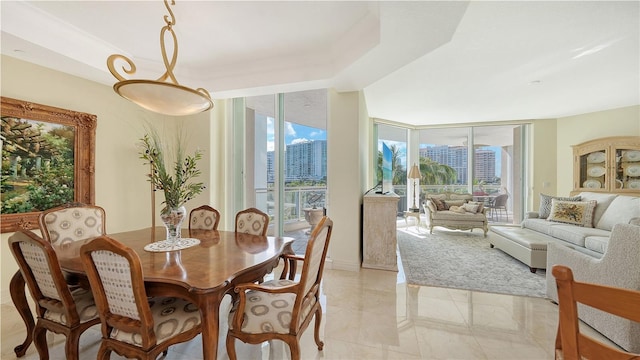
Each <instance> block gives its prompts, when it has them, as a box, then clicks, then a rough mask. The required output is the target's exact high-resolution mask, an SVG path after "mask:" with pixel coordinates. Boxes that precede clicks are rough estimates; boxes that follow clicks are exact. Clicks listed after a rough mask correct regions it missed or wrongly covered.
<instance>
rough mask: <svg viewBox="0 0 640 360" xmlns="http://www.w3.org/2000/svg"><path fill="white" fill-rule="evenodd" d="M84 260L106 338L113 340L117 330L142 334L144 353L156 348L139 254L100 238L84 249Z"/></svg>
mask: <svg viewBox="0 0 640 360" xmlns="http://www.w3.org/2000/svg"><path fill="white" fill-rule="evenodd" d="M80 257H81V259H82V265H83V266H84V268H85V271H86V272H87V277H88V278H89V283H90V284H91V290H92V291H93V297H94V299H95V302H96V307H97V308H98V312H99V313H100V320H101V322H102V336H103V337H104V338H110V337H111V332H112V331H113V329H117V330H119V331H123V332H126V333H137V334H140V339H139V343H140V344H141V347H142V348H143V349H149V348H150V347H152V346H154V345H155V344H156V335H155V332H154V331H153V328H154V324H153V317H152V315H151V308H150V306H149V303H148V301H147V294H146V291H145V287H144V279H143V275H142V266H141V265H140V257H139V256H138V254H136V252H135V251H133V250H132V249H131V248H129V247H127V246H125V245H124V244H122V243H120V242H118V241H116V240H114V239H111V238H109V237H107V236H100V237H98V238H95V239H93V240H91V241H89V242H87V243H86V244H84V245H82V247H81V248H80ZM136 340H138V339H136ZM136 342H138V341H136Z"/></svg>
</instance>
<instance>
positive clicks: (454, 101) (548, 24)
mask: <svg viewBox="0 0 640 360" xmlns="http://www.w3.org/2000/svg"><path fill="white" fill-rule="evenodd" d="M172 10H173V11H174V13H175V18H176V25H175V27H174V29H175V31H176V34H177V37H178V43H179V54H178V60H177V64H176V67H175V74H176V77H177V79H178V81H180V83H181V84H183V85H187V86H192V87H203V88H205V89H207V90H209V92H211V94H212V96H213V97H214V98H218V99H220V98H230V97H238V96H255V95H263V94H270V93H275V92H293V91H302V90H311V89H322V88H335V89H336V90H337V91H357V90H363V91H364V94H365V100H366V103H367V110H368V112H369V116H371V117H377V118H382V119H387V120H392V121H397V122H402V123H408V124H411V125H434V124H451V123H461V122H462V123H472V122H479V121H504V120H523V119H536V118H556V117H562V116H570V115H575V114H581V113H587V112H592V111H598V110H605V109H612V108H618V107H624V106H631V105H638V104H640V65H639V64H640V50H639V48H640V2H638V1H622V2H612V1H566V2H560V1H557V2H554V1H513V2H511V1H505V2H488V1H487V2H485V1H471V2H464V1H448V2H447V1H445V2H437V1H423V2H419V1H413V2H396V1H389V2H375V1H373V2H365V1H353V2H340V1H337V2H333V1H315V2H314V1H284V2H283V1H278V2H272V1H257V2H252V1H229V2H224V1H180V0H177V1H176V5H175V6H172ZM0 12H1V23H0V27H1V30H2V34H1V36H2V38H1V42H2V43H1V45H2V46H1V51H2V54H4V55H8V56H11V57H15V58H18V59H22V60H25V61H28V62H32V63H35V64H38V65H42V66H46V67H49V68H52V69H56V70H59V71H63V72H66V73H69V74H72V75H75V76H79V77H82V78H86V79H90V80H93V81H97V82H100V83H103V84H108V85H112V84H113V83H114V82H115V79H114V78H113V77H112V76H111V74H110V73H109V72H108V70H107V67H106V58H107V57H108V56H109V55H111V54H113V53H120V54H124V55H126V56H128V57H130V58H131V59H132V60H133V61H134V63H135V64H136V65H137V68H138V73H137V74H135V75H134V76H133V77H134V78H153V79H155V78H158V77H160V75H162V73H163V72H164V66H163V64H162V59H161V53H160V41H159V34H160V28H161V27H162V26H163V25H164V22H163V20H162V17H163V16H164V15H166V14H167V12H166V9H165V7H164V5H163V3H162V2H161V1H17V2H16V1H5V0H3V1H1V2H0ZM639 121H640V119H639Z"/></svg>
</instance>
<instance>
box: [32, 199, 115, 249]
mask: <svg viewBox="0 0 640 360" xmlns="http://www.w3.org/2000/svg"><path fill="white" fill-rule="evenodd" d="M105 217H106V214H105V212H104V209H103V208H101V207H100V206H95V205H87V204H82V203H69V204H65V205H62V206H59V207H55V208H52V209H49V210H45V211H43V212H42V213H41V214H40V217H39V219H38V222H39V224H40V231H41V232H42V237H43V238H44V239H45V240H47V241H49V242H51V243H61V244H64V243H67V242H73V241H77V240H84V239H88V238H92V237H96V236H101V235H104V234H105V233H106V230H105V220H106V219H105Z"/></svg>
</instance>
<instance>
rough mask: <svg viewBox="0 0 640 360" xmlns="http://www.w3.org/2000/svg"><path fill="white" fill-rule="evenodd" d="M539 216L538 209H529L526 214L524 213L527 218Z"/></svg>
mask: <svg viewBox="0 0 640 360" xmlns="http://www.w3.org/2000/svg"><path fill="white" fill-rule="evenodd" d="M538 217H540V213H539V212H537V211H527V212H526V214H524V218H525V219H537V218H538Z"/></svg>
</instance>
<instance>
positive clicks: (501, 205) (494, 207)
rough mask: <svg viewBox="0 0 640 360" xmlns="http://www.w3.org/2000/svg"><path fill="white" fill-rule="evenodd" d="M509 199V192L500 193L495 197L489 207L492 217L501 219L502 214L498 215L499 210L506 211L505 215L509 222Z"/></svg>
mask: <svg viewBox="0 0 640 360" xmlns="http://www.w3.org/2000/svg"><path fill="white" fill-rule="evenodd" d="M508 199H509V194H500V195H498V196H496V197H495V199H493V201H492V202H491V204H489V205H488V206H487V207H488V208H489V210H490V212H491V217H492V218H494V216H495V219H498V220H499V219H501V218H502V216H501V215H498V212H500V213H502V212H503V211H504V215H505V217H506V218H507V222H509V213H508V212H507V200H508Z"/></svg>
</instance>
